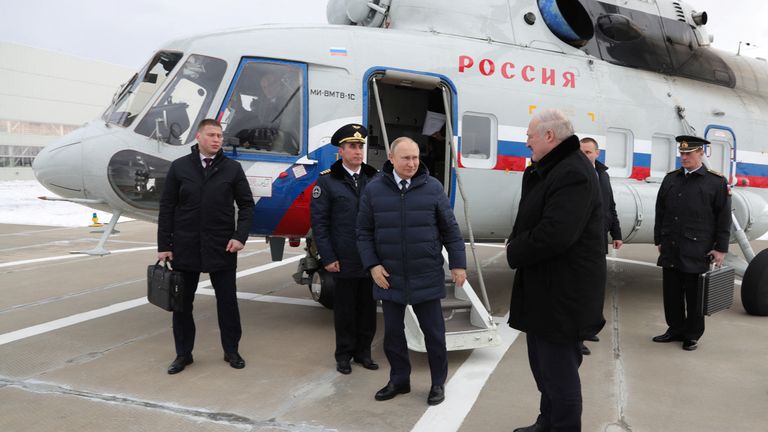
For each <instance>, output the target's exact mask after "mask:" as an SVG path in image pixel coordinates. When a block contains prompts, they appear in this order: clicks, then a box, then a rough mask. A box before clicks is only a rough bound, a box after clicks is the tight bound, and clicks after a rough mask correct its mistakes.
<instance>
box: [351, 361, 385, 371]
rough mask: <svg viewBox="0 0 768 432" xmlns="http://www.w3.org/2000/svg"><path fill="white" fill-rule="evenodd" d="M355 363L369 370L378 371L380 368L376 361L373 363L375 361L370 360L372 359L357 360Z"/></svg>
mask: <svg viewBox="0 0 768 432" xmlns="http://www.w3.org/2000/svg"><path fill="white" fill-rule="evenodd" d="M355 363H357V364H359V365H361V366H362V367H364V368H366V369H369V370H376V369H378V368H379V365H378V364H377V363H376V362H375V361H373V359H370V358H364V359H355Z"/></svg>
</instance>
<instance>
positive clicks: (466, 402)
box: [411, 315, 520, 432]
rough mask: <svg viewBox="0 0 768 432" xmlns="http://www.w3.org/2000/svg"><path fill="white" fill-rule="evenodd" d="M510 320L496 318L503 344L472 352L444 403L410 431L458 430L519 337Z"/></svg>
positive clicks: (451, 383)
mask: <svg viewBox="0 0 768 432" xmlns="http://www.w3.org/2000/svg"><path fill="white" fill-rule="evenodd" d="M507 318H509V315H507V316H505V317H504V318H498V317H496V319H495V321H496V322H497V323H498V325H499V333H500V335H501V345H499V346H496V347H489V348H482V349H476V350H474V351H472V354H470V355H469V358H467V360H466V361H464V363H462V365H461V366H459V368H458V369H457V370H456V372H455V373H454V374H453V376H452V377H451V379H450V380H449V381H448V383H447V384H446V386H445V402H443V403H441V404H440V405H437V406H431V407H429V408H427V410H426V411H425V412H424V414H423V415H422V416H421V418H420V419H419V421H418V422H416V424H415V425H414V426H413V429H411V432H434V431H440V432H449V431H457V430H459V428H460V427H461V424H462V423H463V422H464V419H465V418H466V417H467V414H469V411H470V410H471V409H472V407H473V406H474V405H475V402H476V401H477V398H478V396H479V395H480V392H481V391H482V390H483V387H485V383H486V382H487V381H488V378H489V377H490V376H491V374H492V373H493V371H494V370H496V366H497V365H498V364H499V361H500V360H501V358H502V357H504V354H506V352H507V350H509V347H510V346H511V345H512V342H514V341H515V339H516V338H517V336H518V335H519V334H520V332H519V331H517V330H514V329H512V328H510V327H509V326H508V325H507Z"/></svg>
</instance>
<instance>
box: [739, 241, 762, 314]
mask: <svg viewBox="0 0 768 432" xmlns="http://www.w3.org/2000/svg"><path fill="white" fill-rule="evenodd" d="M741 304H742V306H744V310H745V311H747V313H748V314H750V315H757V316H768V249H765V250H763V251H762V252H760V253H759V254H757V256H755V258H754V259H752V261H751V262H750V263H749V265H748V266H747V271H745V272H744V278H743V279H742V281H741Z"/></svg>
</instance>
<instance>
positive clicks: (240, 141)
mask: <svg viewBox="0 0 768 432" xmlns="http://www.w3.org/2000/svg"><path fill="white" fill-rule="evenodd" d="M306 82H307V65H306V64H303V63H296V62H289V61H283V60H273V59H263V58H243V59H242V60H241V62H240V65H239V67H238V69H237V72H235V76H234V79H233V81H232V84H231V85H230V87H229V90H228V91H227V95H226V96H225V98H224V102H223V103H222V105H221V108H220V110H219V114H218V116H217V119H218V120H219V121H220V122H221V125H222V128H223V129H224V144H223V148H224V151H225V152H226V154H227V156H229V157H231V158H232V159H236V160H238V161H240V162H241V163H244V164H245V165H246V166H251V165H252V164H251V163H248V162H253V163H256V166H257V169H253V168H250V169H247V170H246V173H247V175H248V179H249V182H250V183H251V190H252V192H253V196H254V198H255V199H256V200H257V201H256V208H255V211H256V217H254V221H253V226H252V229H251V232H252V233H257V234H262V235H286V236H291V235H292V236H296V235H297V234H299V235H301V234H303V233H306V232H307V231H308V230H309V220H308V218H296V217H292V215H293V216H295V215H297V214H309V194H308V193H307V189H308V188H309V186H310V184H311V183H312V179H315V178H317V175H316V173H315V171H316V169H317V163H316V161H311V160H309V159H308V158H307V157H306V155H307V144H306V143H307V108H306V107H307V88H306ZM305 207H306V208H305ZM305 219H306V220H305Z"/></svg>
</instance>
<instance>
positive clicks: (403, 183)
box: [400, 180, 408, 192]
mask: <svg viewBox="0 0 768 432" xmlns="http://www.w3.org/2000/svg"><path fill="white" fill-rule="evenodd" d="M406 189H408V180H400V190H401V191H403V192H405V190H406Z"/></svg>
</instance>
